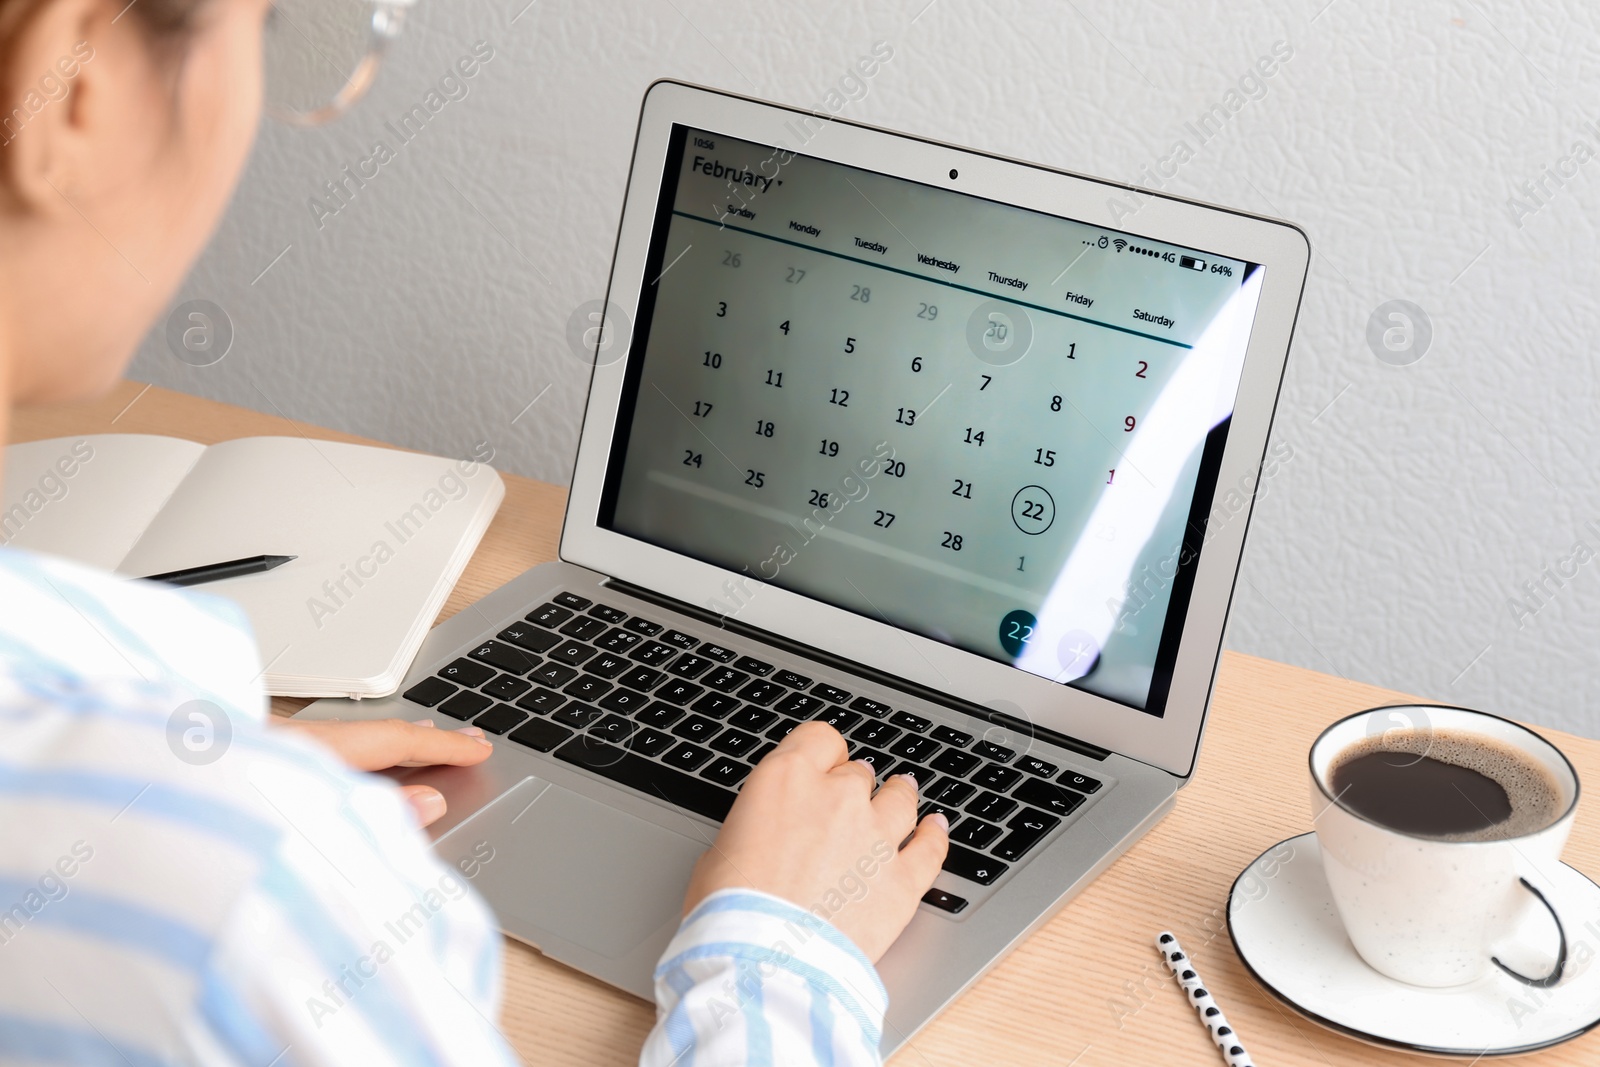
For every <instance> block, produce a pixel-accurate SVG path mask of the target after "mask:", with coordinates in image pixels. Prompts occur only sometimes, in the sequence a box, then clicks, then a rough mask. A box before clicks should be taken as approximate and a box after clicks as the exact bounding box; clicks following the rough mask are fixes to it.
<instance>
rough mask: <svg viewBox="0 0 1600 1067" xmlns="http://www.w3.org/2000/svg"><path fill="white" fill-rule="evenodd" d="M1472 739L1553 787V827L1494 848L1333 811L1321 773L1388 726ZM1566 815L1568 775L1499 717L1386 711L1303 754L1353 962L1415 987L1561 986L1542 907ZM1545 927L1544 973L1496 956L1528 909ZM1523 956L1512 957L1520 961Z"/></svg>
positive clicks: (1571, 784)
mask: <svg viewBox="0 0 1600 1067" xmlns="http://www.w3.org/2000/svg"><path fill="white" fill-rule="evenodd" d="M1395 729H1402V730H1425V731H1428V730H1431V731H1450V732H1452V733H1463V734H1475V735H1478V736H1481V737H1484V738H1487V739H1489V740H1490V741H1498V742H1500V743H1501V744H1502V745H1505V746H1508V747H1510V748H1512V749H1515V750H1516V751H1517V752H1519V753H1521V754H1522V755H1523V756H1524V757H1526V758H1527V759H1529V760H1531V761H1532V762H1534V763H1536V764H1538V765H1539V766H1541V767H1543V768H1544V769H1545V770H1546V771H1547V772H1549V775H1550V777H1551V779H1552V780H1553V781H1554V782H1555V784H1556V786H1557V788H1558V790H1559V800H1558V805H1557V810H1559V811H1560V812H1561V814H1560V816H1559V817H1558V818H1556V820H1555V821H1554V822H1552V823H1550V824H1549V825H1547V826H1544V827H1542V828H1540V829H1538V830H1535V831H1533V832H1531V833H1527V834H1523V835H1522V836H1519V837H1511V838H1505V839H1502V840H1497V841H1450V840H1439V839H1437V838H1428V837H1419V836H1414V835H1411V834H1407V833H1404V832H1402V831H1399V830H1395V829H1392V828H1391V827H1388V826H1383V825H1380V824H1379V823H1376V822H1373V821H1371V820H1369V819H1367V818H1365V817H1363V816H1361V815H1358V814H1357V813H1355V812H1354V811H1352V810H1350V809H1349V808H1346V807H1345V806H1343V805H1342V804H1340V803H1339V802H1338V801H1337V800H1336V799H1335V795H1334V790H1333V788H1332V786H1331V785H1330V784H1329V775H1330V771H1331V770H1332V768H1333V766H1334V764H1335V762H1336V761H1337V759H1338V757H1339V756H1340V755H1341V754H1342V753H1344V752H1345V750H1346V749H1348V748H1350V747H1351V746H1352V745H1355V744H1357V743H1358V742H1363V741H1365V740H1366V739H1368V738H1373V737H1377V736H1379V735H1381V734H1383V733H1385V732H1387V731H1389V730H1395ZM1577 807H1578V775H1577V772H1576V771H1574V770H1573V768H1572V764H1571V763H1570V762H1568V760H1567V758H1566V757H1565V756H1564V755H1562V754H1561V751H1560V749H1558V748H1556V747H1555V746H1554V745H1552V744H1550V742H1548V741H1546V740H1545V739H1544V738H1542V737H1540V736H1539V735H1538V734H1536V733H1534V732H1533V731H1532V730H1529V729H1528V728H1527V727H1525V726H1520V725H1518V724H1517V723H1514V722H1512V721H1510V720H1509V719H1502V718H1500V717H1499V716H1497V715H1490V714H1487V713H1485V712H1481V711H1470V710H1468V709H1466V708H1451V707H1439V706H1434V705H1397V706H1393V707H1385V708H1374V709H1372V710H1370V711H1363V712H1358V713H1357V714H1355V715H1351V716H1349V717H1347V718H1344V719H1340V720H1339V721H1338V722H1336V723H1334V724H1333V725H1332V726H1330V727H1328V728H1327V729H1326V730H1324V731H1323V732H1322V735H1321V736H1320V737H1318V738H1317V740H1316V742H1315V743H1314V744H1313V745H1312V746H1311V810H1312V812H1313V813H1314V814H1313V817H1312V821H1313V823H1314V824H1315V826H1316V830H1317V842H1318V844H1319V845H1320V846H1321V849H1322V867H1323V871H1324V873H1325V874H1326V876H1327V879H1328V887H1329V889H1331V890H1332V893H1333V902H1334V905H1335V906H1336V907H1337V908H1338V911H1339V918H1340V919H1341V920H1342V921H1343V923H1344V928H1345V932H1346V933H1347V934H1348V935H1349V937H1350V941H1351V943H1352V944H1354V945H1355V948H1356V951H1357V952H1359V953H1360V954H1361V958H1362V959H1364V960H1366V961H1367V963H1368V964H1370V965H1371V966H1372V967H1373V969H1375V970H1377V971H1379V972H1380V973H1382V974H1385V975H1387V976H1389V977H1390V978H1394V979H1397V980H1399V981H1402V982H1407V983H1410V984H1411V985H1417V986H1432V987H1444V986H1454V985H1461V984H1463V983H1466V982H1471V981H1473V980H1474V979H1476V978H1478V977H1480V976H1481V975H1482V974H1483V973H1484V971H1485V970H1487V969H1488V968H1490V967H1491V966H1497V967H1499V968H1500V969H1501V970H1502V971H1504V972H1505V973H1507V974H1509V975H1511V977H1513V978H1516V979H1517V980H1518V981H1520V982H1524V983H1526V984H1528V985H1534V986H1539V987H1546V986H1551V985H1554V984H1555V983H1556V982H1557V981H1559V980H1560V978H1561V972H1562V968H1563V967H1564V965H1565V961H1566V954H1567V941H1566V933H1565V931H1564V930H1563V929H1562V926H1561V918H1560V916H1558V915H1557V914H1556V912H1555V908H1554V907H1553V906H1552V905H1551V903H1550V899H1549V898H1550V892H1549V889H1548V886H1549V885H1550V879H1549V873H1548V872H1550V871H1552V870H1553V869H1554V868H1555V866H1556V865H1557V864H1558V863H1559V862H1560V859H1561V850H1562V849H1563V848H1564V847H1565V845H1566V843H1567V835H1568V834H1569V833H1571V831H1572V821H1573V817H1574V815H1575V813H1576V812H1577ZM1540 905H1543V907H1544V909H1547V910H1548V911H1549V913H1550V916H1551V918H1552V919H1554V922H1553V923H1552V924H1550V925H1551V926H1552V929H1551V931H1550V934H1549V944H1548V947H1547V948H1545V949H1544V950H1543V951H1542V953H1536V954H1535V955H1536V956H1537V955H1541V954H1542V955H1543V956H1544V958H1545V959H1546V960H1548V961H1550V962H1549V970H1548V972H1547V973H1544V974H1535V975H1527V974H1523V973H1520V972H1519V971H1517V970H1514V969H1512V968H1511V967H1510V966H1508V965H1507V964H1505V963H1504V962H1502V961H1501V960H1500V958H1499V956H1498V955H1497V954H1496V949H1497V947H1502V948H1503V947H1504V945H1503V942H1504V940H1505V938H1506V935H1507V934H1508V933H1509V932H1510V931H1511V930H1512V929H1513V928H1514V927H1516V926H1517V924H1518V922H1519V920H1520V919H1521V918H1522V917H1523V912H1524V910H1525V909H1528V908H1539V906H1540ZM1527 955H1528V953H1527V950H1526V949H1525V948H1524V949H1522V951H1521V955H1520V957H1519V958H1526V956H1527Z"/></svg>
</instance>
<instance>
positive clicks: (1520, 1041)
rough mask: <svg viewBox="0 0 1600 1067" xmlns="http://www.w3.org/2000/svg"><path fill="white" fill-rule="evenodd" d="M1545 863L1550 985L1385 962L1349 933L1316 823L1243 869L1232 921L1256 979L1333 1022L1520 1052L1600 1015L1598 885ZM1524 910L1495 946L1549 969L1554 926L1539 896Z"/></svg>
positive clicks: (1459, 1052) (1439, 1047) (1582, 1028)
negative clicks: (1433, 985)
mask: <svg viewBox="0 0 1600 1067" xmlns="http://www.w3.org/2000/svg"><path fill="white" fill-rule="evenodd" d="M1550 874H1551V876H1552V883H1553V884H1552V885H1551V887H1550V888H1551V893H1550V903H1551V904H1552V905H1554V906H1555V910H1556V914H1558V915H1560V916H1561V921H1562V923H1563V925H1564V926H1565V928H1566V934H1567V965H1566V970H1565V973H1564V975H1563V977H1562V979H1561V981H1560V983H1558V984H1557V985H1555V986H1552V987H1551V988H1549V989H1534V988H1531V987H1529V986H1525V985H1523V984H1522V983H1520V982H1518V981H1516V980H1515V979H1513V978H1511V977H1509V976H1507V975H1505V974H1502V973H1501V972H1500V971H1499V970H1498V969H1495V968H1490V969H1489V970H1488V971H1487V972H1486V973H1485V974H1484V975H1483V977H1481V978H1479V979H1478V980H1477V981H1475V982H1471V983H1469V984H1467V985H1463V986H1455V987H1453V988H1450V989H1424V988H1421V987H1419V986H1413V985H1407V984H1406V983H1404V982H1397V981H1395V980H1394V979H1392V978H1386V977H1384V976H1383V975H1381V974H1379V973H1378V972H1377V971H1375V970H1373V969H1372V968H1371V967H1369V966H1367V964H1366V963H1365V962H1364V961H1363V960H1362V959H1361V957H1360V956H1359V955H1357V954H1356V950H1355V947H1354V946H1353V945H1351V944H1350V939H1349V938H1347V937H1346V936H1345V933H1344V926H1343V924H1342V923H1341V922H1340V921H1339V914H1338V912H1337V911H1336V910H1335V909H1334V906H1333V900H1332V899H1331V898H1330V896H1329V893H1328V883H1327V881H1326V879H1324V878H1323V874H1322V850H1321V849H1320V848H1319V847H1318V845H1317V836H1316V834H1315V833H1308V834H1301V835H1300V836H1299V837H1291V838H1289V839H1288V840H1287V841H1283V842H1280V843H1279V844H1277V845H1274V846H1273V847H1272V848H1270V849H1268V850H1267V851H1266V852H1263V853H1262V854H1261V855H1260V856H1258V857H1257V858H1256V860H1255V862H1254V863H1252V864H1250V866H1248V867H1246V868H1245V869H1244V871H1243V872H1242V873H1241V874H1240V875H1239V877H1238V878H1237V879H1236V880H1235V881H1234V883H1233V888H1232V890H1230V891H1229V894H1228V933H1229V934H1230V935H1231V936H1232V938H1233V945H1234V948H1235V949H1237V950H1238V952H1239V958H1240V959H1242V960H1243V961H1244V965H1245V967H1246V969H1248V970H1249V971H1250V973H1251V974H1252V975H1254V976H1255V979H1256V981H1258V982H1260V983H1261V985H1262V986H1264V987H1265V988H1266V990H1267V991H1268V992H1269V993H1272V994H1273V995H1274V996H1276V997H1278V999H1280V1000H1282V1001H1283V1002H1285V1003H1286V1004H1288V1005H1289V1006H1290V1007H1292V1008H1294V1009H1295V1010H1296V1011H1298V1012H1300V1013H1301V1014H1302V1015H1304V1016H1306V1017H1307V1018H1309V1019H1311V1020H1312V1021H1313V1022H1316V1023H1320V1024H1321V1025H1323V1026H1326V1027H1327V1028H1329V1029H1330V1030H1335V1031H1337V1032H1339V1033H1341V1034H1345V1035H1346V1036H1348V1037H1353V1038H1356V1039H1357V1040H1360V1041H1365V1042H1368V1043H1369V1044H1373V1045H1381V1046H1384V1047H1387V1048H1398V1049H1404V1050H1406V1051H1408V1052H1418V1053H1424V1054H1427V1055H1433V1056H1466V1057H1484V1056H1514V1055H1518V1054H1520V1053H1524V1052H1532V1051H1534V1050H1535V1049H1541V1048H1547V1047H1549V1046H1551V1045H1556V1044H1560V1043H1561V1042H1563V1041H1570V1040H1571V1039H1572V1038H1574V1037H1577V1036H1579V1035H1580V1034H1583V1033H1586V1032H1588V1031H1589V1030H1590V1029H1592V1028H1594V1027H1595V1026H1596V1025H1600V886H1597V885H1595V883H1593V882H1591V881H1590V880H1589V879H1588V878H1586V877H1584V876H1583V875H1582V874H1581V873H1579V872H1578V871H1575V870H1573V869H1572V868H1571V867H1568V866H1567V865H1566V864H1561V865H1559V870H1556V871H1552V872H1550ZM1528 913H1529V914H1528V916H1527V918H1526V919H1525V921H1524V923H1523V925H1522V927H1520V928H1519V929H1518V930H1516V931H1514V933H1513V936H1512V937H1511V939H1510V941H1509V945H1508V947H1507V948H1506V949H1504V950H1502V951H1501V953H1500V955H1501V957H1502V958H1504V959H1505V960H1506V962H1507V963H1509V964H1512V965H1513V966H1518V967H1520V968H1521V969H1522V970H1523V973H1524V974H1544V973H1546V972H1547V971H1548V970H1549V969H1550V964H1551V961H1552V960H1553V959H1554V956H1555V949H1556V944H1557V936H1556V931H1555V926H1554V924H1553V923H1552V922H1551V921H1550V917H1549V915H1548V914H1546V913H1545V911H1544V909H1543V908H1530V909H1528ZM1519 946H1524V947H1521V950H1520V951H1519V950H1518V947H1519Z"/></svg>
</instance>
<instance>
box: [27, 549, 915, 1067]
mask: <svg viewBox="0 0 1600 1067" xmlns="http://www.w3.org/2000/svg"><path fill="white" fill-rule="evenodd" d="M261 673H262V666H261V663H260V658H259V656H258V654H257V651H256V649H255V646H254V643H253V641H252V639H251V637H250V633H249V630H248V628H247V626H246V624H245V622H244V619H243V616H242V614H241V613H240V612H239V611H238V610H237V609H235V608H234V607H233V606H232V605H231V604H229V603H228V602H227V601H225V600H222V599H220V598H216V597H211V596H206V595H203V594H196V593H191V592H186V591H181V590H176V589H171V588H168V587H163V586H156V585H152V584H148V583H142V582H129V581H124V580H122V579H118V578H115V577H112V576H110V575H106V574H103V573H101V572H97V571H93V570H88V569H85V568H82V567H79V566H76V565H74V564H69V563H65V562H62V561H59V560H53V559H49V558H47V557H42V556H37V555H32V554H29V553H26V552H21V551H17V550H11V549H5V550H0V1064H19V1065H20V1064H30V1065H32V1064H62V1063H72V1064H100V1063H104V1064H107V1065H119V1067H121V1065H131V1067H146V1065H149V1067H163V1065H176V1064H186V1063H203V1064H219V1065H230V1067H232V1065H241V1067H244V1065H248V1067H288V1065H291V1064H307V1065H322V1064H329V1065H331V1064H361V1065H368V1064H404V1065H408V1067H410V1065H415V1067H424V1065H435V1064H461V1065H467V1064H472V1065H478V1067H483V1065H488V1067H492V1065H496V1064H512V1063H515V1062H517V1060H516V1056H515V1054H514V1053H513V1052H512V1051H511V1050H510V1048H509V1047H508V1045H507V1044H506V1042H505V1040H504V1038H503V1037H502V1035H501V1034H500V1033H499V1031H498V1030H497V1028H496V1026H495V1025H494V1020H495V1019H497V1017H498V1013H499V1009H500V985H499V983H500V950H501V941H500V936H499V934H498V933H497V932H496V930H495V925H494V921H493V916H492V915H491V914H490V913H489V911H488V909H487V908H486V906H485V905H484V903H483V901H482V900H481V899H480V898H479V896H478V894H477V893H476V892H475V891H474V890H473V889H472V887H471V884H470V882H471V875H472V874H473V873H475V870H474V869H473V868H471V867H470V866H463V868H462V869H461V870H453V869H451V868H449V867H447V866H445V865H444V864H443V863H441V862H440V861H439V860H438V859H437V857H436V856H435V855H434V854H433V852H432V851H431V850H430V849H429V848H428V844H427V839H426V837H425V836H424V835H423V834H421V833H420V832H419V831H418V830H417V828H416V826H415V822H414V820H413V818H412V815H411V812H410V809H409V808H408V807H407V806H406V805H405V803H404V801H403V800H402V798H401V797H400V794H399V792H398V790H397V789H396V788H395V787H394V785H393V783H391V782H390V781H389V780H388V779H386V778H383V777H380V776H375V775H367V774H362V773H359V772H355V771H351V770H349V769H347V768H346V767H345V766H344V765H343V764H341V763H340V762H339V761H338V760H337V759H336V758H335V757H334V756H333V755H331V754H330V753H328V752H326V751H324V750H322V749H321V748H320V747H318V746H316V745H315V744H313V743H311V742H309V741H306V740H304V739H302V738H299V737H295V736H290V735H288V734H287V733H286V732H280V731H275V730H272V729H269V728H268V727H267V726H266V719H267V714H266V700H265V697H264V696H263V693H262V690H261V684H260V677H261ZM656 990H657V1003H658V1021H657V1025H656V1028H655V1030H654V1031H653V1032H652V1033H651V1034H650V1036H649V1038H648V1040H647V1042H646V1044H645V1048H644V1051H643V1053H642V1055H641V1060H640V1062H641V1064H644V1065H646V1067H668V1065H672V1064H679V1065H684V1067H688V1065H690V1064H700V1065H702V1067H703V1065H707V1064H742V1063H750V1064H758V1063H760V1064H768V1063H770V1064H806V1065H809V1064H840V1065H854V1064H876V1063H877V1062H878V1052H877V1046H878V1037H879V1032H880V1028H881V1026H882V1021H883V1013H884V1010H885V1008H886V1006H887V998H886V996H885V993H884V990H883V986H882V984H881V983H880V982H879V981H878V978H877V974H876V972H875V971H874V970H873V969H872V966H871V964H870V963H869V962H868V961H867V960H866V958H865V957H864V956H862V954H861V953H860V951H859V950H857V949H856V947H855V946H854V945H853V944H852V943H850V942H849V941H848V940H846V939H845V938H844V937H843V936H842V935H841V934H839V932H838V931H837V930H836V929H835V928H834V927H833V926H831V925H829V924H827V923H824V922H822V921H820V920H818V919H816V918H814V917H812V916H811V915H809V914H807V913H806V912H804V911H802V910H801V909H799V908H797V907H795V906H793V905H791V904H789V903H787V902H784V901H781V900H778V899H777V898H775V897H770V896H767V895H765V894H761V893H755V892H749V891H724V892H722V893H718V894H715V895H714V896H712V897H710V898H708V899H707V900H706V901H705V902H703V903H702V904H701V905H700V906H699V907H698V908H697V909H696V910H695V912H694V913H693V914H692V915H690V916H689V917H688V918H687V919H686V920H685V921H684V923H683V926H682V928H681V929H680V931H679V933H678V935H677V937H676V938H675V939H674V940H673V942H672V944H671V945H670V946H669V947H668V949H667V952H666V954H665V956H664V957H663V960H662V963H661V965H660V967H659V968H658V970H657V972H656Z"/></svg>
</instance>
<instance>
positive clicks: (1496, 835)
mask: <svg viewBox="0 0 1600 1067" xmlns="http://www.w3.org/2000/svg"><path fill="white" fill-rule="evenodd" d="M1328 784H1329V785H1330V786H1331V787H1332V789H1333V794H1334V796H1335V798H1336V799H1337V800H1338V802H1339V803H1340V804H1341V805H1342V806H1344V807H1346V808H1348V809H1350V810H1351V811H1353V812H1355V813H1356V814H1358V815H1361V816H1363V817H1364V818H1367V819H1370V820H1371V821H1372V822H1375V823H1378V824H1379V825H1381V826H1387V827H1389V828H1390V829H1393V830H1398V831H1400V832H1401V833H1406V834H1414V835H1417V836H1419V837H1436V838H1439V839H1441V840H1452V841H1496V840H1502V839H1504V838H1508V837H1520V836H1522V835H1523V834H1527V833H1532V832H1533V831H1535V830H1542V829H1544V828H1545V827H1546V826H1549V825H1550V824H1551V823H1553V822H1555V821H1556V819H1557V818H1559V817H1560V815H1561V790H1560V787H1559V786H1558V785H1557V784H1556V782H1555V780H1554V779H1553V778H1552V777H1551V776H1550V774H1549V772H1548V771H1546V770H1545V769H1544V768H1543V767H1541V766H1540V765H1538V764H1537V763H1535V762H1533V760H1532V759H1531V758H1530V757H1528V756H1526V755H1524V754H1523V753H1522V752H1520V751H1518V750H1517V749H1515V748H1512V747H1511V746H1509V745H1506V744H1503V743H1501V742H1499V741H1496V740H1493V739H1492V738H1488V737H1484V736H1482V735H1479V734H1469V733H1464V732H1456V731H1441V730H1390V731H1388V732H1387V733H1385V734H1383V735H1382V736H1379V737H1369V738H1366V739H1365V740H1362V741H1358V742H1357V743H1355V744H1353V745H1351V746H1350V747H1349V748H1347V749H1345V750H1344V751H1343V752H1341V753H1339V755H1338V756H1337V757H1336V758H1335V759H1334V761H1333V765H1332V767H1331V768H1330V770H1329V772H1328Z"/></svg>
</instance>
